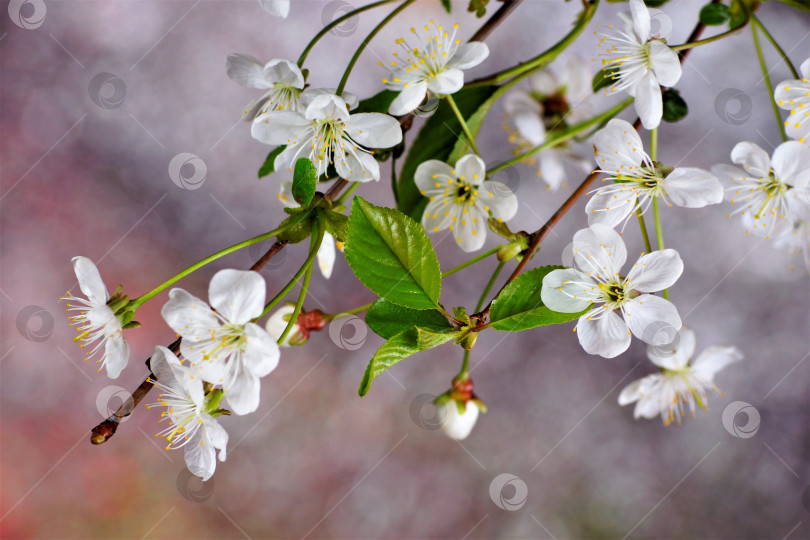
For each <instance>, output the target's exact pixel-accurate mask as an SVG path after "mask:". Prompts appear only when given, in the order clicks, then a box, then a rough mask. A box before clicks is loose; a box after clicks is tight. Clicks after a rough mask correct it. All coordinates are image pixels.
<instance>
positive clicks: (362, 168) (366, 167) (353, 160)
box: [335, 150, 380, 182]
mask: <svg viewBox="0 0 810 540" xmlns="http://www.w3.org/2000/svg"><path fill="white" fill-rule="evenodd" d="M335 169H337V172H338V174H339V175H340V177H341V178H345V179H346V180H349V181H350V182H369V181H371V180H379V179H380V164H379V163H378V162H377V160H376V159H374V156H372V155H371V154H367V153H366V152H361V151H359V150H358V151H355V152H347V153H346V159H345V160H342V159H337V160H335Z"/></svg>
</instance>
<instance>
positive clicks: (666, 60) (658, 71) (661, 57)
mask: <svg viewBox="0 0 810 540" xmlns="http://www.w3.org/2000/svg"><path fill="white" fill-rule="evenodd" d="M649 46H650V63H652V69H653V72H654V73H655V78H656V79H658V83H659V84H661V86H675V84H676V83H677V82H678V81H679V80H680V78H681V74H682V68H681V62H680V60H679V59H678V53H676V52H675V51H673V50H672V49H670V48H669V47H668V46H667V45H666V44H665V43H664V42H662V41H659V40H657V39H654V40H652V41H651V42H650V43H649Z"/></svg>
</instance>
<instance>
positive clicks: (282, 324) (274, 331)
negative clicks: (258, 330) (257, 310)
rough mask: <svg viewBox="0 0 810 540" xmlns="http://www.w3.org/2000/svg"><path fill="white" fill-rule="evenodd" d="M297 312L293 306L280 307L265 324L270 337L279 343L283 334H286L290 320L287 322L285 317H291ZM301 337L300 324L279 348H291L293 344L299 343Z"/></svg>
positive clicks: (291, 331)
mask: <svg viewBox="0 0 810 540" xmlns="http://www.w3.org/2000/svg"><path fill="white" fill-rule="evenodd" d="M294 311H295V306H291V305H289V304H287V305H284V306H282V307H280V308H279V309H278V310H276V312H275V313H273V314H272V315H271V316H270V317H269V318H268V319H267V322H266V323H265V330H267V333H268V334H270V336H271V337H272V338H273V339H274V340H275V341H276V342H278V339H279V338H280V337H281V334H283V333H284V329H285V328H287V323H288V322H289V321H288V320H285V319H284V318H285V317H289V316H291V315H292V314H293V312H294ZM299 335H300V328H299V326H298V324H295V325H294V326H293V327H292V329H291V330H290V333H289V334H288V335H287V337H286V338H285V339H284V342H283V343H281V344H280V345H279V346H280V347H282V348H286V347H290V343H291V342H297V341H298V339H297V337H298V336H299Z"/></svg>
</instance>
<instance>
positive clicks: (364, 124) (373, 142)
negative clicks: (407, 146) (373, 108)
mask: <svg viewBox="0 0 810 540" xmlns="http://www.w3.org/2000/svg"><path fill="white" fill-rule="evenodd" d="M346 133H348V134H349V136H350V137H351V138H352V140H354V141H355V142H356V143H359V144H361V145H363V146H365V147H366V148H390V147H392V146H396V145H397V144H399V143H401V142H402V128H401V127H400V125H399V122H397V121H396V119H394V118H392V117H390V116H388V115H387V114H381V113H357V114H353V115H351V116H350V117H349V120H348V121H347V122H346Z"/></svg>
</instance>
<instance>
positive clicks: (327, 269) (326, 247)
mask: <svg viewBox="0 0 810 540" xmlns="http://www.w3.org/2000/svg"><path fill="white" fill-rule="evenodd" d="M278 200H279V201H281V204H283V205H284V206H286V207H287V208H297V207H299V206H301V205H300V204H298V203H297V202H296V201H295V197H293V194H292V182H282V183H281V189H280V190H279V193H278ZM317 260H318V268H319V269H320V270H321V274H323V277H325V278H326V279H329V278H330V277H331V276H332V269H333V268H334V267H335V237H334V236H332V235H331V234H329V231H325V232H324V233H323V240H322V241H321V246H320V247H319V248H318V254H317ZM271 335H272V333H271ZM279 335H281V333H280V332H279ZM274 337H277V336H274Z"/></svg>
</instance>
